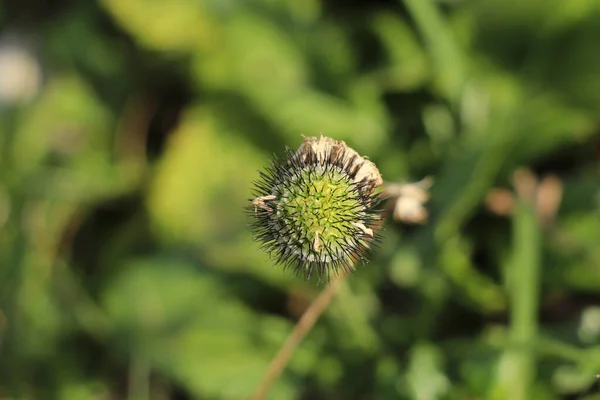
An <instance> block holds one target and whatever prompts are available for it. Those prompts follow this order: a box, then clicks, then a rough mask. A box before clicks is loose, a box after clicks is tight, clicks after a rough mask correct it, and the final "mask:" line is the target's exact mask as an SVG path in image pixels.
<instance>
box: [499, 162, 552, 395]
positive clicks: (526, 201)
mask: <svg viewBox="0 0 600 400" xmlns="http://www.w3.org/2000/svg"><path fill="white" fill-rule="evenodd" d="M514 186H515V191H516V196H515V202H514V208H513V210H512V211H513V212H512V226H513V254H512V257H511V258H510V260H509V264H508V266H507V271H506V281H505V285H506V289H507V292H508V297H509V303H510V328H509V341H510V345H509V346H508V348H507V350H506V351H505V353H504V354H503V355H502V357H501V358H500V362H499V367H498V368H499V369H498V376H497V382H496V388H495V390H493V391H491V396H490V398H491V399H494V400H496V399H498V400H500V399H507V400H508V399H510V400H527V399H531V398H533V397H532V394H533V393H532V388H533V385H534V382H535V377H536V356H535V348H534V344H535V343H536V342H537V336H538V315H537V312H538V307H539V296H540V272H541V244H542V242H541V238H542V235H541V223H540V218H539V212H538V210H537V208H536V202H535V199H536V192H537V181H536V178H535V177H534V176H533V174H531V173H530V172H528V171H517V172H516V173H515V175H514Z"/></svg>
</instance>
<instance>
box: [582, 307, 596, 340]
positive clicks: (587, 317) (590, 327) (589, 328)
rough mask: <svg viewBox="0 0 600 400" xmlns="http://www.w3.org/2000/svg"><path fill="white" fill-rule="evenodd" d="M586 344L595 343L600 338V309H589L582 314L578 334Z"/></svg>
mask: <svg viewBox="0 0 600 400" xmlns="http://www.w3.org/2000/svg"><path fill="white" fill-rule="evenodd" d="M577 334H578V336H579V339H580V340H581V341H582V342H585V343H595V342H597V341H598V338H599V337H600V307H595V306H593V307H588V308H586V309H585V310H583V312H582V313H581V324H580V325H579V329H578V332H577Z"/></svg>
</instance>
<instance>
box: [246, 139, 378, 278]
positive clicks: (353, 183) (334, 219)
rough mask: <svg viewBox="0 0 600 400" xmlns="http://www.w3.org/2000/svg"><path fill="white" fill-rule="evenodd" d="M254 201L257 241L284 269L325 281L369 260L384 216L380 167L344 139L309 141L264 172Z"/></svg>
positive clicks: (257, 185)
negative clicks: (367, 255)
mask: <svg viewBox="0 0 600 400" xmlns="http://www.w3.org/2000/svg"><path fill="white" fill-rule="evenodd" d="M261 178H262V179H261V180H260V181H259V182H257V183H256V189H257V190H256V194H257V195H258V196H257V197H256V198H255V199H254V200H253V207H251V208H252V211H253V215H254V216H255V217H256V222H255V223H254V224H253V225H252V226H253V228H254V232H255V237H256V238H257V239H258V240H259V241H261V242H263V248H264V249H266V250H267V251H268V252H269V253H270V254H271V255H272V256H273V257H274V258H275V259H276V260H277V261H278V262H280V263H282V264H284V266H292V267H294V268H295V269H296V271H297V272H299V273H304V274H305V276H307V277H310V275H311V273H312V272H313V271H314V270H315V269H316V270H317V272H318V274H319V278H323V277H324V276H326V277H327V278H328V277H329V275H330V272H331V270H334V272H337V270H338V269H340V268H341V269H343V270H345V271H348V270H351V269H353V268H354V265H355V264H356V262H358V261H359V260H361V259H363V260H364V256H365V253H366V252H367V250H368V248H369V243H370V242H372V241H373V240H374V239H376V237H375V234H374V228H375V226H374V225H375V224H376V223H377V221H378V220H379V219H380V213H379V212H378V211H377V210H375V209H374V207H375V206H376V203H377V201H378V197H377V194H376V193H375V189H376V188H377V187H378V186H380V185H381V176H380V175H379V172H378V171H377V168H376V167H375V165H374V164H373V163H372V162H370V161H368V160H365V159H364V158H363V157H360V156H359V155H358V153H356V152H355V151H354V150H352V149H350V148H349V147H348V146H346V144H345V143H344V142H342V141H334V140H333V139H330V138H326V137H320V138H307V139H305V141H304V143H303V144H302V146H301V147H300V148H299V149H298V150H297V151H296V152H295V153H291V152H289V151H288V153H287V157H286V158H285V159H283V160H277V161H276V162H274V163H273V166H272V168H270V169H268V170H267V173H261Z"/></svg>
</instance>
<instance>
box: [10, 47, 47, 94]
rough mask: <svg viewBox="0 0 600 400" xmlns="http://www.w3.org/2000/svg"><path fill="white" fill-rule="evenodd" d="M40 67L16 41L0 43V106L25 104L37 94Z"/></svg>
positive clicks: (39, 82) (40, 72)
mask: <svg viewBox="0 0 600 400" xmlns="http://www.w3.org/2000/svg"><path fill="white" fill-rule="evenodd" d="M41 82H42V71H41V66H40V63H39V62H38V60H37V59H36V57H35V56H34V54H33V53H32V52H31V51H30V50H29V49H28V48H27V47H26V46H25V45H23V44H20V43H19V42H18V40H7V39H2V40H1V42H0V104H15V105H20V104H25V103H28V102H29V101H31V100H32V99H33V98H34V97H35V95H36V94H37V93H38V91H39V89H40V86H41Z"/></svg>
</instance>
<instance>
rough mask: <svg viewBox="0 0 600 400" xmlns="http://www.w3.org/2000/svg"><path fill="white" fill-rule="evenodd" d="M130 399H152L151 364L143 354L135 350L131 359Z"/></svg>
mask: <svg viewBox="0 0 600 400" xmlns="http://www.w3.org/2000/svg"><path fill="white" fill-rule="evenodd" d="M128 399H129V400H149V399H150V366H149V365H148V361H147V360H146V358H145V357H144V355H143V354H142V350H135V353H134V354H132V355H131V359H130V361H129V397H128Z"/></svg>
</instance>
